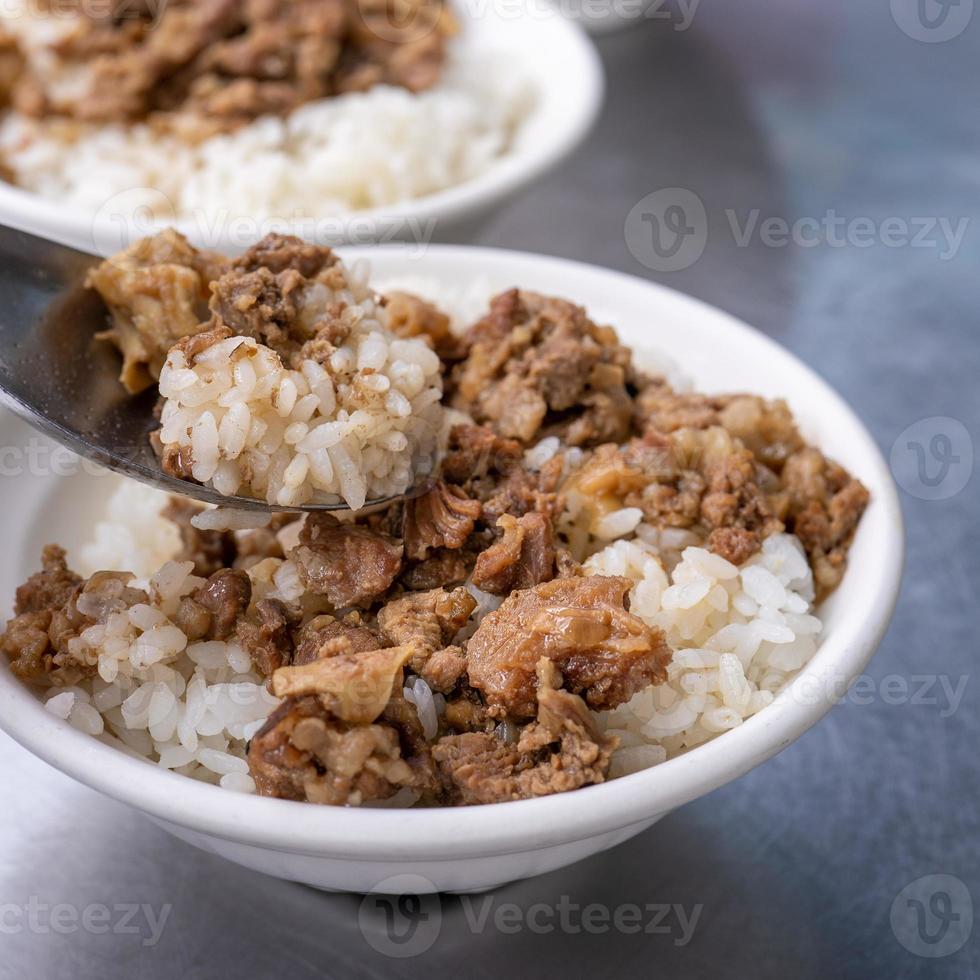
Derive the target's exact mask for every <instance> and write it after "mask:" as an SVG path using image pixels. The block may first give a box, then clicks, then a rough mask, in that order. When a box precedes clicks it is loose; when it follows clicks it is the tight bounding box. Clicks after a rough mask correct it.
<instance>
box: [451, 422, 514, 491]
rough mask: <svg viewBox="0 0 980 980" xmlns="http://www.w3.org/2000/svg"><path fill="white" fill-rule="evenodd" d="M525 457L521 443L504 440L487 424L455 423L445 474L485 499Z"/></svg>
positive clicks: (452, 480) (465, 488)
mask: <svg viewBox="0 0 980 980" xmlns="http://www.w3.org/2000/svg"><path fill="white" fill-rule="evenodd" d="M523 456H524V453H523V450H522V449H521V444H520V443H519V442H517V441H515V440H514V439H502V438H501V437H500V436H498V435H497V434H496V433H495V432H494V431H493V429H490V428H488V427H487V426H484V425H454V426H453V427H452V429H451V430H450V432H449V445H448V447H447V449H446V455H445V457H444V458H443V461H442V474H443V477H444V478H445V479H446V480H447V481H448V482H450V483H456V484H459V485H460V486H461V487H462V488H463V489H464V490H465V491H466V493H467V494H468V495H469V496H472V497H478V498H479V499H480V500H484V499H486V497H487V496H489V495H490V493H491V492H492V491H493V488H494V487H495V486H496V484H497V482H498V480H499V478H500V477H501V476H506V475H507V474H508V473H510V472H511V471H512V470H513V469H514V468H515V467H517V466H519V465H520V463H521V461H522V459H523ZM481 489H482V490H484V491H485V492H480V491H481Z"/></svg>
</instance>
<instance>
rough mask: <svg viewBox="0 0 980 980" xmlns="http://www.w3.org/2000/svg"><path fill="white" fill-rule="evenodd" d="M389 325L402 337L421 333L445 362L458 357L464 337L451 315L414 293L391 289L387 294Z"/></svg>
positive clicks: (389, 327) (419, 335) (417, 335)
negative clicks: (458, 333) (453, 325)
mask: <svg viewBox="0 0 980 980" xmlns="http://www.w3.org/2000/svg"><path fill="white" fill-rule="evenodd" d="M385 307H386V309H387V311H388V329H389V330H391V332H392V333H394V334H397V335H398V336H399V337H405V338H412V337H421V338H423V339H424V340H426V341H427V342H428V344H429V346H430V347H432V349H433V350H434V351H435V352H436V353H437V354H438V355H439V358H440V359H441V360H442V361H443V363H444V364H446V363H449V362H451V361H454V360H458V359H459V358H460V357H461V356H462V354H461V351H460V346H461V345H460V341H459V339H458V338H457V337H455V336H453V333H452V331H451V330H450V328H449V317H448V316H446V314H445V313H443V312H442V311H441V310H440V309H439V308H438V307H436V306H435V305H433V304H432V303H429V302H427V301H426V300H424V299H421V298H420V297H418V296H413V295H412V294H411V293H401V292H391V293H388V294H387V295H386V296H385Z"/></svg>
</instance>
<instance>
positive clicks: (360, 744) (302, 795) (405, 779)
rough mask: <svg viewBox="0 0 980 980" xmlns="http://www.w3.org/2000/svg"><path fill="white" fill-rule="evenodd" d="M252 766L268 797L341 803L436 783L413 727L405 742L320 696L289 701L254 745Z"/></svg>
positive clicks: (396, 731) (395, 730)
mask: <svg viewBox="0 0 980 980" xmlns="http://www.w3.org/2000/svg"><path fill="white" fill-rule="evenodd" d="M406 716H407V717H410V716H409V715H408V713H407V712H404V713H402V719H403V720H404V718H405V717H406ZM414 725H415V727H416V728H417V726H418V721H417V719H415V722H414ZM403 748H404V750H405V751H406V756H407V757H406V756H403ZM420 753H424V754H420ZM248 764H249V771H250V772H251V774H252V778H253V779H254V780H255V785H256V788H257V790H258V792H259V793H260V794H261V795H263V796H275V797H279V798H281V799H287V800H308V801H309V802H311V803H322V804H333V805H338V806H345V805H352V806H358V805H360V804H361V803H365V802H367V801H370V800H383V799H387V798H388V797H390V796H393V795H394V794H395V793H396V792H397V791H398V790H399V789H401V788H403V787H407V788H414V789H418V790H419V791H422V790H425V789H429V788H431V787H432V785H433V784H434V777H433V772H432V761H431V757H430V756H429V755H428V750H427V747H426V746H425V742H424V739H421V738H419V737H418V735H417V732H416V731H415V730H414V729H413V730H411V731H410V732H408V736H407V737H406V736H405V735H403V729H401V728H399V727H398V726H397V725H396V724H391V723H388V719H387V718H386V719H385V720H384V721H383V722H382V723H378V724H351V723H349V722H344V721H342V720H340V719H338V718H336V717H335V716H333V715H332V714H331V712H330V710H329V708H327V707H326V706H324V704H323V703H322V699H320V698H316V697H299V698H292V697H291V698H288V699H287V700H285V701H284V702H283V703H282V704H281V705H280V706H279V707H278V708H277V709H276V710H275V711H274V712H273V713H272V715H270V717H269V719H268V721H267V722H266V723H265V725H264V726H263V727H262V729H261V730H260V731H259V732H258V733H257V734H256V735H255V737H254V738H253V739H252V741H251V742H250V743H249V747H248Z"/></svg>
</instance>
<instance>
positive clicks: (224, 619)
mask: <svg viewBox="0 0 980 980" xmlns="http://www.w3.org/2000/svg"><path fill="white" fill-rule="evenodd" d="M191 598H192V599H193V600H194V601H195V602H196V603H197V604H198V605H199V606H201V607H202V608H203V609H206V610H207V612H208V613H210V615H211V623H210V626H209V628H208V632H207V637H208V639H211V640H227V639H228V637H229V636H231V634H232V633H234V632H235V627H236V625H237V624H238V620H239V619H240V618H241V617H242V616H244V615H245V610H246V609H248V605H249V603H250V602H251V600H252V583H251V580H250V579H249V577H248V575H247V574H246V573H245V572H243V571H241V570H240V569H237V568H222V569H221V570H220V571H217V572H215V573H214V574H213V575H212V576H211V577H210V578H209V579H208V580H207V582H205V583H204V585H202V586H201V587H200V588H199V589H196V590H195V591H194V592H193V593H192V595H191Z"/></svg>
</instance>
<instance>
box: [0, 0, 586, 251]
mask: <svg viewBox="0 0 980 980" xmlns="http://www.w3.org/2000/svg"><path fill="white" fill-rule="evenodd" d="M454 6H455V9H456V12H457V16H458V17H459V19H460V21H461V24H462V28H463V30H464V31H466V32H468V34H469V35H470V36H471V38H472V41H471V42H470V44H471V45H472V46H473V47H474V48H475V49H477V50H480V51H484V50H487V51H492V50H496V51H502V52H506V53H507V56H508V57H509V58H510V59H512V63H513V64H514V65H515V66H516V68H517V70H519V71H520V72H521V73H522V74H523V75H525V76H526V77H527V78H528V79H529V82H530V85H531V87H532V89H533V91H534V96H535V104H534V108H533V109H532V110H531V112H530V113H529V115H528V116H527V118H526V119H525V120H524V122H523V123H522V125H521V126H520V128H519V131H518V133H517V134H516V137H515V141H514V145H513V147H512V148H511V149H510V151H509V152H508V153H506V154H504V155H502V156H501V157H500V158H499V159H498V160H497V161H495V162H494V163H493V164H492V165H491V166H490V167H489V168H488V169H487V170H486V171H484V172H483V173H482V174H480V175H479V176H478V177H476V178H474V179H472V180H468V181H466V182H464V183H461V184H458V185H457V186H455V187H450V188H448V189H446V190H443V191H439V192H438V193H434V194H429V195H426V196H424V197H419V198H415V199H412V200H408V201H404V202H402V203H400V204H395V205H391V206H386V207H382V208H377V209H372V210H366V211H355V212H351V213H349V214H347V215H343V216H337V217H336V219H335V220H333V218H332V216H324V215H320V214H318V212H317V202H316V201H310V207H309V210H310V213H311V214H312V215H314V216H316V217H318V218H325V217H329V218H331V220H330V221H329V222H327V223H326V224H325V226H324V229H323V232H322V234H323V236H325V237H326V239H327V240H325V241H323V244H328V245H330V244H335V243H339V242H345V243H349V244H372V243H375V242H378V241H418V240H419V238H423V239H425V240H431V237H429V238H427V237H426V236H434V238H435V239H436V240H439V241H460V242H462V241H467V240H469V239H470V238H472V236H473V234H474V232H475V231H476V230H477V229H478V228H479V226H480V224H481V223H482V222H483V221H484V220H485V219H486V218H487V217H488V216H489V215H490V214H491V213H492V211H493V209H494V208H495V207H499V206H500V204H501V203H502V202H503V201H504V200H506V199H507V198H508V197H510V196H512V195H513V194H514V193H515V192H516V191H518V190H519V189H520V188H522V187H524V186H526V185H527V184H529V183H530V182H531V181H533V180H534V179H535V178H537V177H540V176H541V175H542V174H544V173H545V172H546V171H548V170H550V169H551V168H553V167H555V166H557V164H558V163H560V162H561V161H562V160H563V159H564V158H565V157H566V156H567V155H568V154H569V153H571V151H572V150H573V149H574V148H575V147H576V146H577V145H578V143H579V142H580V141H581V140H582V139H583V137H584V136H585V135H586V133H587V132H588V131H589V129H590V128H591V126H592V124H593V122H594V121H595V118H596V116H597V114H598V111H599V107H600V106H601V104H602V95H603V75H602V67H601V64H600V62H599V58H598V55H597V54H596V51H595V48H594V47H593V45H592V42H591V41H590V40H589V39H588V37H587V36H586V34H585V32H584V31H583V30H582V28H581V27H579V26H578V25H577V24H575V23H572V22H571V21H569V20H568V19H567V18H565V17H563V16H561V14H560V13H559V12H558V10H557V9H556V8H555V7H553V6H552V5H551V4H550V3H549V2H548V0H515V2H504V3H496V2H487V3H467V2H459V3H456V4H455V5H454ZM135 200H136V198H132V197H130V196H129V195H127V194H126V193H125V192H123V193H121V194H117V195H115V196H114V197H113V198H112V199H111V200H110V201H108V202H107V203H106V204H104V205H103V206H102V207H101V208H99V209H91V210H89V209H83V208H78V207H71V206H67V207H66V206H65V205H63V204H60V203H59V202H57V201H55V200H49V199H46V198H43V197H41V196H39V195H37V194H34V193H30V192H27V191H24V190H20V189H18V188H16V187H13V186H12V185H10V184H7V183H4V182H2V181H0V224H9V225H13V226H14V227H17V228H21V229H23V230H25V231H30V232H34V233H35V234H38V235H41V236H43V237H47V238H51V239H54V240H55V241H60V242H63V243H64V244H66V245H72V246H74V247H76V248H80V249H82V250H83V251H88V252H93V253H96V254H103V255H107V254H110V253H112V252H115V251H118V250H119V249H120V248H122V247H124V246H125V245H126V244H128V242H129V241H130V240H132V239H134V238H138V237H142V236H143V235H147V234H151V233H152V232H153V230H155V229H156V228H157V227H160V226H161V225H162V223H161V222H155V221H151V220H150V219H149V218H148V217H147V216H146V214H145V208H143V207H135V206H134V204H133V202H134V201H135ZM139 200H142V197H141V196H140V197H139ZM165 223H166V224H174V222H173V221H167V222H165ZM287 224H289V225H291V228H290V230H293V231H295V233H296V234H300V235H302V236H304V237H310V234H309V226H308V225H307V224H306V223H303V222H291V223H287ZM176 225H177V227H178V228H180V229H181V231H183V232H184V233H185V234H186V235H187V237H188V238H189V239H190V240H191V241H192V242H193V243H194V244H196V245H198V246H200V247H203V248H213V249H217V250H218V251H221V252H225V253H228V254H234V253H236V252H239V251H241V250H242V248H243V243H242V241H241V240H240V238H241V232H240V231H239V230H238V229H237V226H236V225H235V223H234V222H232V221H220V220H216V219H214V218H204V219H202V220H200V221H199V220H194V219H190V220H179V221H177V222H176ZM277 227H278V226H277ZM318 227H319V226H318ZM420 229H422V231H421V232H420Z"/></svg>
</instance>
